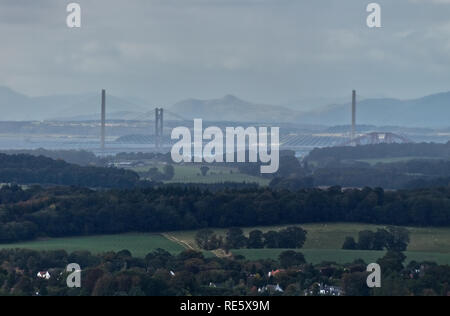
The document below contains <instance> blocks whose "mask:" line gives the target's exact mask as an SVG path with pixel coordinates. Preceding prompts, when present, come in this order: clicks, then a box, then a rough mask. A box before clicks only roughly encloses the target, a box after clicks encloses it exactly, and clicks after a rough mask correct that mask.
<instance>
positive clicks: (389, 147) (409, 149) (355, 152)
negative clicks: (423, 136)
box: [307, 142, 450, 163]
mask: <svg viewBox="0 0 450 316" xmlns="http://www.w3.org/2000/svg"><path fill="white" fill-rule="evenodd" d="M393 157H435V158H436V157H438V158H450V142H448V143H446V144H435V143H409V144H377V145H364V146H354V147H352V146H346V147H327V148H316V149H314V150H313V151H311V152H310V153H309V155H308V158H307V160H308V161H315V162H319V163H327V162H328V161H330V160H333V159H336V160H348V159H352V160H353V159H373V158H393Z"/></svg>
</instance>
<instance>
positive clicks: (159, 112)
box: [155, 108, 164, 149]
mask: <svg viewBox="0 0 450 316" xmlns="http://www.w3.org/2000/svg"><path fill="white" fill-rule="evenodd" d="M163 129H164V109H163V108H156V109H155V146H156V148H158V149H159V148H161V147H162V143H163Z"/></svg>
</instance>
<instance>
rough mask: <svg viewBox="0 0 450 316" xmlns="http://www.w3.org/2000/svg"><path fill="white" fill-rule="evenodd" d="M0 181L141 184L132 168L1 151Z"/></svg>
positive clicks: (95, 185)
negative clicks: (98, 165)
mask: <svg viewBox="0 0 450 316" xmlns="http://www.w3.org/2000/svg"><path fill="white" fill-rule="evenodd" d="M0 183H17V184H42V185H73V186H83V187H90V188H129V187H133V186H136V185H138V184H140V180H139V176H138V174H136V173H135V172H133V171H129V170H124V169H117V168H105V167H94V166H80V165H76V164H70V163H67V162H65V161H63V160H54V159H51V158H48V157H44V156H32V155H28V154H14V155H7V154H0Z"/></svg>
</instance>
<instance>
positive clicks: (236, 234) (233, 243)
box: [226, 227, 247, 249]
mask: <svg viewBox="0 0 450 316" xmlns="http://www.w3.org/2000/svg"><path fill="white" fill-rule="evenodd" d="M246 245H247V238H246V237H245V236H244V232H243V231H242V229H240V228H238V227H235V228H230V229H229V230H228V232H227V238H226V247H227V249H239V248H243V247H245V246H246Z"/></svg>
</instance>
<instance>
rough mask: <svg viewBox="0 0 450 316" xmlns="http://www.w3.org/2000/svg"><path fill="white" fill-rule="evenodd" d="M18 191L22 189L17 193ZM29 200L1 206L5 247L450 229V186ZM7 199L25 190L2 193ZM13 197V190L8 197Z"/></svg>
mask: <svg viewBox="0 0 450 316" xmlns="http://www.w3.org/2000/svg"><path fill="white" fill-rule="evenodd" d="M14 190H21V189H20V188H15V189H14ZM34 190H35V192H34V193H33V195H32V196H31V197H28V198H26V200H24V201H21V202H17V203H8V204H2V205H1V206H0V242H13V241H17V240H24V239H32V238H34V237H36V236H50V237H61V236H75V235H93V234H114V233H123V232H130V231H142V232H155V231H169V230H185V229H199V228H212V227H248V226H269V225H277V224H301V223H319V222H363V223H374V224H385V225H397V226H405V225H413V226H449V225H450V188H436V189H422V190H411V191H386V192H385V191H383V189H380V188H378V189H370V188H365V189H363V190H358V189H353V190H342V189H341V188H340V187H332V188H330V189H328V190H320V189H308V190H299V191H287V190H286V191H274V190H271V189H267V188H266V189H245V190H224V191H218V192H215V193H213V192H210V191H206V190H199V189H182V188H175V187H169V188H158V189H151V188H148V189H143V188H136V189H133V190H110V191H92V190H88V189H80V188H68V187H66V188H52V189H47V190H43V189H40V190H38V189H34ZM0 192H1V193H0V196H3V197H2V198H3V199H8V194H12V195H15V196H21V195H23V196H24V197H26V194H27V193H26V192H25V191H24V192H23V193H17V192H13V190H11V188H8V187H3V188H2V189H0ZM8 192H11V193H8Z"/></svg>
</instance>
